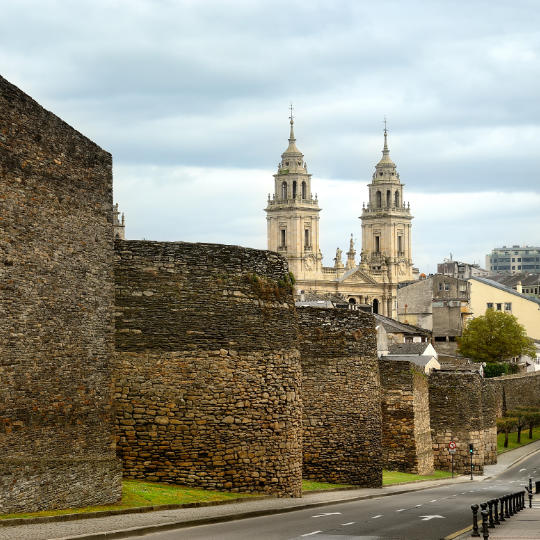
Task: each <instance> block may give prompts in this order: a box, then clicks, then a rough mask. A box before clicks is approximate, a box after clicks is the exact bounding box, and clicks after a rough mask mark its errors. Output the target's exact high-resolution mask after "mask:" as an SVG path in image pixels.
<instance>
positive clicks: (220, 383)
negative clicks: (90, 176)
mask: <svg viewBox="0 0 540 540" xmlns="http://www.w3.org/2000/svg"><path fill="white" fill-rule="evenodd" d="M115 276H116V351H117V353H116V404H117V410H118V415H117V425H118V455H119V456H120V457H121V458H122V460H123V464H124V475H125V476H126V477H128V478H140V479H146V480H153V481H160V482H169V483H178V484H186V485H195V486H201V487H205V488H211V489H224V490H231V491H252V492H268V493H275V494H278V495H283V496H300V495H301V480H302V425H301V422H302V418H301V401H300V384H301V372H300V357H299V352H298V349H297V320H296V313H295V309H294V301H293V297H292V287H291V283H290V281H289V275H288V271H287V263H286V261H285V259H283V258H282V257H280V256H279V255H277V254H276V253H273V252H269V251H257V250H251V249H245V248H239V247H235V246H223V245H210V244H188V243H159V242H143V241H126V242H124V241H117V244H116V262H115Z"/></svg>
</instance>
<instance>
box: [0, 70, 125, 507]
mask: <svg viewBox="0 0 540 540" xmlns="http://www.w3.org/2000/svg"><path fill="white" fill-rule="evenodd" d="M0 111H1V114H0V348H1V354H0V373H1V377H0V513H4V512H21V511H38V510H43V509H52V508H64V507H73V506H85V505H95V504H105V503H112V502H115V501H116V500H117V499H118V498H119V497H120V469H119V464H118V461H117V459H116V457H115V454H114V438H113V434H114V422H113V415H112V409H111V407H112V394H111V382H112V376H111V365H110V363H111V356H112V344H113V341H112V340H113V322H112V312H113V279H112V255H113V247H112V173H111V156H110V154H108V153H107V152H105V151H103V150H102V149H101V148H99V147H98V146H97V145H95V144H94V143H93V142H91V141H90V140H88V139H87V138H85V137H83V136H82V135H81V134H80V133H78V132H77V131H75V130H74V129H72V128H71V127H70V126H68V125H67V124H66V123H64V122H62V120H60V119H59V118H57V117H56V116H54V115H53V114H51V113H50V112H48V111H46V110H44V109H43V108H42V107H40V106H39V105H38V104H37V103H36V102H35V101H33V100H32V99H31V98H30V97H29V96H27V95H26V94H24V93H23V92H21V91H20V90H19V89H18V88H16V87H15V86H13V85H11V84H10V83H8V82H7V81H6V80H5V79H3V78H2V77H0Z"/></svg>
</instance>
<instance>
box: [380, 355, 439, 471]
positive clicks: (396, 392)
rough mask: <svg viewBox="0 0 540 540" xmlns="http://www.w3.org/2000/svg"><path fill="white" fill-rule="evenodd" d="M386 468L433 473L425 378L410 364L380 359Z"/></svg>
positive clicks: (383, 442) (383, 443)
mask: <svg viewBox="0 0 540 540" xmlns="http://www.w3.org/2000/svg"><path fill="white" fill-rule="evenodd" d="M379 369H380V374H381V386H382V419H383V422H382V446H383V460H384V463H383V466H384V468H385V469H389V470H395V471H403V472H408V473H413V474H431V473H433V448H432V443H431V428H430V420H429V393H428V380H427V376H426V375H425V374H424V373H423V371H421V370H420V369H419V368H418V367H417V366H416V365H415V364H414V363H412V362H401V361H395V360H388V359H385V358H384V357H382V358H381V359H380V360H379Z"/></svg>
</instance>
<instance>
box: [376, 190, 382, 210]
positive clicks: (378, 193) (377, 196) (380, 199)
mask: <svg viewBox="0 0 540 540" xmlns="http://www.w3.org/2000/svg"><path fill="white" fill-rule="evenodd" d="M375 197H376V199H377V208H380V207H381V206H382V195H381V192H380V191H377V194H376V195H375Z"/></svg>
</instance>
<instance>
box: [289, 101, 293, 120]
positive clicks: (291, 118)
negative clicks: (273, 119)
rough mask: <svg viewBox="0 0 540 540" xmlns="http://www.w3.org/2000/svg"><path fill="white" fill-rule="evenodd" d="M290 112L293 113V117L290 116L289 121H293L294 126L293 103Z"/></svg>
mask: <svg viewBox="0 0 540 540" xmlns="http://www.w3.org/2000/svg"><path fill="white" fill-rule="evenodd" d="M289 110H290V111H291V115H290V116H289V120H290V121H291V124H294V116H293V104H292V103H291V104H290V105H289Z"/></svg>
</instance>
